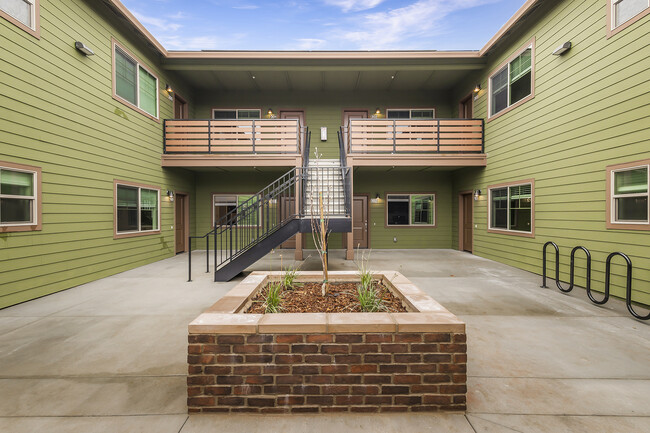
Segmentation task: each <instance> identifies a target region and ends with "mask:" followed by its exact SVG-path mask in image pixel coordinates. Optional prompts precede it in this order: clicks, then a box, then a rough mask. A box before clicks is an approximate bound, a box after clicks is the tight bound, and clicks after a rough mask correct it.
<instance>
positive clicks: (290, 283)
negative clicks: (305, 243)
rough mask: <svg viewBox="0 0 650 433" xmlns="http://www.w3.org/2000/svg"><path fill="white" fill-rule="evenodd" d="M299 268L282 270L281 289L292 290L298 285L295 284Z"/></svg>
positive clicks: (288, 267) (289, 267) (292, 267)
mask: <svg viewBox="0 0 650 433" xmlns="http://www.w3.org/2000/svg"><path fill="white" fill-rule="evenodd" d="M299 269H300V266H287V267H286V268H284V269H282V276H281V282H282V287H284V288H285V289H290V290H293V289H295V288H296V287H299V286H300V285H299V284H298V283H296V278H297V277H298V270H299Z"/></svg>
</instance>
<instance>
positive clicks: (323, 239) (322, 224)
mask: <svg viewBox="0 0 650 433" xmlns="http://www.w3.org/2000/svg"><path fill="white" fill-rule="evenodd" d="M318 206H319V207H320V236H321V245H322V248H323V286H322V288H321V292H322V296H325V293H326V291H327V280H328V276H327V233H326V232H325V215H324V212H323V193H322V192H320V193H319V194H318Z"/></svg>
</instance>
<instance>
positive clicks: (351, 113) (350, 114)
mask: <svg viewBox="0 0 650 433" xmlns="http://www.w3.org/2000/svg"><path fill="white" fill-rule="evenodd" d="M367 118H368V110H365V111H364V110H343V132H344V134H343V144H344V145H345V146H346V147H347V145H348V134H347V133H346V131H347V130H348V129H347V128H348V127H349V126H350V119H367ZM355 245H356V244H355Z"/></svg>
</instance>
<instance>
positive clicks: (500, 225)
mask: <svg viewBox="0 0 650 433" xmlns="http://www.w3.org/2000/svg"><path fill="white" fill-rule="evenodd" d="M488 194H489V198H488V200H489V208H490V211H489V218H490V220H489V228H490V229H491V230H498V231H507V232H522V233H532V232H533V184H532V182H530V183H520V184H508V185H499V186H494V187H488Z"/></svg>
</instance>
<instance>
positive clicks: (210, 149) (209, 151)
mask: <svg viewBox="0 0 650 433" xmlns="http://www.w3.org/2000/svg"><path fill="white" fill-rule="evenodd" d="M208 153H212V120H208Z"/></svg>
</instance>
